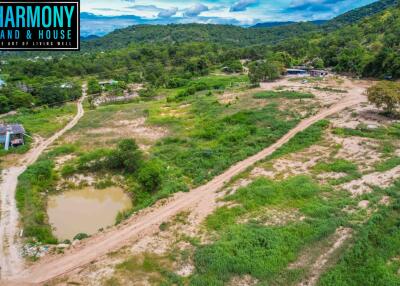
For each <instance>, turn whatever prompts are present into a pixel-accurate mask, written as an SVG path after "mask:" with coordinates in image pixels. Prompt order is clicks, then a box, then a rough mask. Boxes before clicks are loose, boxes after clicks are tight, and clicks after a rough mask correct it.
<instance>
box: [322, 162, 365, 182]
mask: <svg viewBox="0 0 400 286" xmlns="http://www.w3.org/2000/svg"><path fill="white" fill-rule="evenodd" d="M314 171H315V172H317V173H319V174H320V173H323V172H334V173H346V176H344V177H342V178H340V179H332V180H329V183H330V184H331V185H340V184H343V183H345V182H349V181H352V180H355V179H358V178H360V177H361V174H360V172H359V171H358V167H357V165H355V164H354V163H352V162H350V161H347V160H344V159H335V160H333V161H332V162H319V163H317V164H316V165H315V166H314Z"/></svg>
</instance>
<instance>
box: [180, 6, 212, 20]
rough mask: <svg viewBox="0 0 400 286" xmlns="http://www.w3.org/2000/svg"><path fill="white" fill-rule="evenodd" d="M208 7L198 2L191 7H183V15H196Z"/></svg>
mask: <svg viewBox="0 0 400 286" xmlns="http://www.w3.org/2000/svg"><path fill="white" fill-rule="evenodd" d="M208 10H209V9H208V7H207V6H206V5H204V4H201V3H198V4H196V5H194V6H192V7H189V8H187V9H185V11H184V13H183V15H184V16H186V17H196V16H199V15H200V14H201V13H203V12H206V11H208Z"/></svg>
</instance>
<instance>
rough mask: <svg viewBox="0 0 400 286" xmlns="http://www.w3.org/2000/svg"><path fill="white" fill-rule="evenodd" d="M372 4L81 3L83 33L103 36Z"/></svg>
mask: <svg viewBox="0 0 400 286" xmlns="http://www.w3.org/2000/svg"><path fill="white" fill-rule="evenodd" d="M372 2H375V0H203V1H197V0H184V1H179V0H81V12H83V13H82V34H83V35H84V36H85V35H88V34H97V35H102V34H105V33H108V32H110V31H112V30H114V29H116V28H121V27H125V26H128V25H133V24H168V23H213V24H233V25H241V26H251V25H254V24H257V23H260V22H281V21H296V22H298V21H312V20H326V19H331V18H333V17H335V16H337V15H339V14H342V13H344V12H346V11H349V10H351V9H354V8H357V7H361V6H364V5H367V4H370V3H372ZM105 16H107V17H105Z"/></svg>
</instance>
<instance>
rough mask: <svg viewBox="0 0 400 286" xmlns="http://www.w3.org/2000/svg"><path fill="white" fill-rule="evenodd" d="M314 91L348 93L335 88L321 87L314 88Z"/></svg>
mask: <svg viewBox="0 0 400 286" xmlns="http://www.w3.org/2000/svg"><path fill="white" fill-rule="evenodd" d="M314 89H316V90H319V91H327V92H335V93H348V91H347V90H344V89H338V88H333V87H319V86H316V87H314Z"/></svg>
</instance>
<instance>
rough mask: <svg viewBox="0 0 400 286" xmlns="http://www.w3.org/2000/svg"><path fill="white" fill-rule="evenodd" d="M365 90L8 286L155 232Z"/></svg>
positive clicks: (36, 280)
mask: <svg viewBox="0 0 400 286" xmlns="http://www.w3.org/2000/svg"><path fill="white" fill-rule="evenodd" d="M364 91H365V87H364V86H363V85H356V84H350V83H349V86H348V94H347V95H346V96H345V97H344V98H343V99H342V100H341V101H340V102H338V103H336V104H334V105H332V106H330V107H329V108H326V109H323V110H321V111H320V112H319V113H318V114H316V115H314V116H312V117H310V118H307V119H305V120H303V121H301V122H300V123H299V124H298V125H297V126H296V127H295V128H293V129H292V130H291V131H289V132H288V133H287V134H286V135H284V136H283V137H282V138H281V139H279V140H278V141H277V142H276V143H275V144H273V145H271V146H270V147H268V148H266V149H264V150H262V151H261V152H259V153H257V154H256V155H254V156H251V157H249V158H247V159H245V160H243V161H241V162H239V163H237V164H235V165H234V166H232V167H231V168H229V169H228V170H227V171H225V172H224V173H223V174H221V175H219V176H217V177H215V178H214V179H213V180H211V181H210V182H208V183H207V184H205V185H203V186H200V187H198V188H196V189H193V190H191V191H190V192H188V193H179V194H176V195H175V196H174V197H173V198H172V199H170V200H169V201H168V202H167V203H165V204H163V205H158V206H154V207H152V208H150V209H147V210H145V211H142V212H140V213H139V214H137V215H136V216H134V217H132V218H131V219H129V220H128V221H126V222H125V223H124V224H122V225H120V226H118V227H114V228H112V229H111V230H109V231H107V232H105V233H101V234H98V235H96V236H94V237H92V238H90V239H88V240H87V241H85V242H84V243H82V244H81V245H78V246H77V247H75V248H72V249H71V250H69V252H67V253H65V254H64V255H60V256H54V257H50V258H47V259H44V260H43V261H42V262H39V263H37V264H35V265H34V266H32V267H31V268H29V269H26V270H24V271H22V272H20V273H18V274H16V275H14V276H13V277H10V280H9V281H10V282H8V283H9V284H8V285H17V284H43V283H44V282H46V281H49V280H51V279H54V278H56V277H58V276H61V275H64V274H67V273H69V272H71V271H73V270H75V269H77V268H80V267H84V266H85V265H87V264H89V263H91V262H92V261H95V260H96V259H99V258H101V256H103V255H105V254H107V253H108V252H110V251H115V250H117V249H119V248H121V247H123V246H125V245H127V244H129V243H132V242H133V241H136V240H138V239H140V238H142V237H144V236H146V235H150V234H153V233H155V232H156V231H157V230H158V227H159V225H160V224H161V223H162V222H164V221H168V220H169V219H171V218H172V217H173V216H174V215H176V214H177V213H179V212H181V211H183V210H186V209H188V208H191V207H193V206H194V205H196V203H198V202H199V201H204V200H210V201H211V200H214V199H215V197H216V194H217V192H218V190H220V189H221V188H222V187H223V186H224V184H225V183H227V182H229V181H230V180H231V179H232V178H233V177H234V176H236V175H238V174H240V173H241V172H243V171H245V170H246V169H247V168H248V167H250V166H252V165H253V164H254V163H256V162H257V161H260V160H262V159H264V158H265V157H267V156H269V155H271V154H272V153H273V152H274V151H276V150H277V149H278V148H280V147H281V146H282V145H284V144H285V143H287V142H288V141H289V140H290V139H291V138H293V137H294V136H295V135H296V134H297V133H299V132H301V131H303V130H304V129H306V128H308V127H310V126H311V125H312V124H314V123H315V122H317V121H319V120H321V119H324V118H326V117H328V116H331V115H333V114H335V113H338V112H340V111H342V110H343V109H346V108H348V107H351V106H354V105H357V104H359V103H361V102H364V101H366V98H365V96H364V95H363V94H364ZM11 281H12V282H11Z"/></svg>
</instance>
